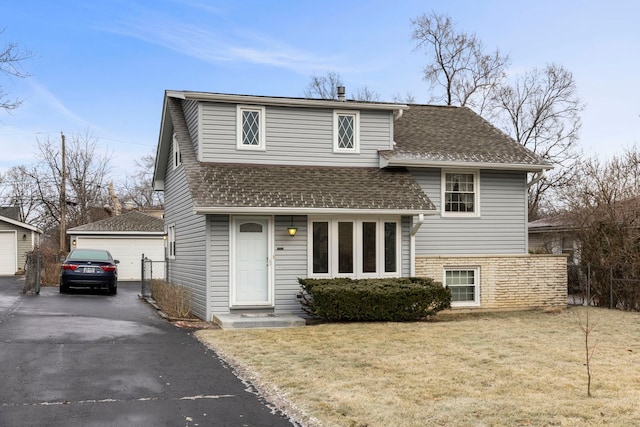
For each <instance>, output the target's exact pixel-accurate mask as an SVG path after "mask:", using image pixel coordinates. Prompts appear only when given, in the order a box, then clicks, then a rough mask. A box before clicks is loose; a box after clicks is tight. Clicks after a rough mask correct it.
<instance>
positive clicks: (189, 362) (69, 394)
mask: <svg viewBox="0 0 640 427" xmlns="http://www.w3.org/2000/svg"><path fill="white" fill-rule="evenodd" d="M22 284H23V282H21V281H20V279H18V278H14V277H0V379H1V381H2V383H1V384H0V426H274V427H275V426H292V425H293V424H292V423H291V422H290V421H288V420H287V419H286V418H285V417H284V416H282V415H281V414H279V413H277V412H276V411H274V410H272V409H271V408H270V407H268V406H267V404H266V403H265V402H264V401H263V400H262V399H261V397H260V396H259V395H258V393H257V392H256V391H255V390H254V389H253V388H252V387H251V386H250V385H247V384H244V383H242V382H241V381H240V380H238V378H236V377H235V376H234V375H233V372H232V371H231V370H230V369H229V368H228V367H226V366H225V365H224V364H223V363H222V362H221V361H220V359H219V358H218V357H217V356H216V354H215V353H214V352H212V351H211V350H208V349H207V348H206V347H204V346H203V345H202V344H201V343H200V342H198V341H197V340H196V339H195V338H193V337H192V336H191V334H190V332H189V331H188V330H184V329H180V328H178V327H176V326H174V325H172V324H170V323H168V322H166V321H164V320H162V319H161V318H160V317H159V316H158V315H157V314H156V313H155V310H153V309H152V308H151V307H150V306H149V305H147V304H146V303H144V302H142V301H140V300H139V299H138V297H137V294H138V293H139V289H140V288H139V284H137V283H119V284H118V295H117V296H110V295H106V294H103V293H98V292H74V293H72V294H60V293H58V288H46V287H45V288H42V290H41V292H40V295H25V296H23V295H21V294H20V290H21V289H22Z"/></svg>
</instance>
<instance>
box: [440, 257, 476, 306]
mask: <svg viewBox="0 0 640 427" xmlns="http://www.w3.org/2000/svg"><path fill="white" fill-rule="evenodd" d="M449 271H473V279H474V283H473V301H455V302H454V301H451V307H479V306H480V267H479V266H456V267H445V268H444V269H443V271H442V283H443V284H444V285H445V286H447V272H449ZM449 287H451V286H449Z"/></svg>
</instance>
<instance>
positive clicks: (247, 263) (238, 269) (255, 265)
mask: <svg viewBox="0 0 640 427" xmlns="http://www.w3.org/2000/svg"><path fill="white" fill-rule="evenodd" d="M234 222H235V226H234V233H235V235H234V237H235V239H234V242H235V249H234V264H235V265H234V280H233V285H232V286H233V289H232V305H234V306H266V305H272V299H271V286H270V282H271V281H270V276H271V274H270V265H271V262H270V251H269V219H268V218H265V217H254V218H250V217H244V218H236V219H235V221H234Z"/></svg>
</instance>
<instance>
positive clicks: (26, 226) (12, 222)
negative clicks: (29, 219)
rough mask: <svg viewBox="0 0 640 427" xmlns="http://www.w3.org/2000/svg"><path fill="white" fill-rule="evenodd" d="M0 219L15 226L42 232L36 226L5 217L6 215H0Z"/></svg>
mask: <svg viewBox="0 0 640 427" xmlns="http://www.w3.org/2000/svg"><path fill="white" fill-rule="evenodd" d="M0 221H3V222H6V223H8V224H11V225H15V226H17V227H21V228H26V229H27V230H31V231H35V232H36V233H39V234H42V230H40V229H39V228H38V227H34V226H33V225H29V224H27V223H25V222H22V221H17V220H15V219H13V218H7V217H6V216H1V215H0Z"/></svg>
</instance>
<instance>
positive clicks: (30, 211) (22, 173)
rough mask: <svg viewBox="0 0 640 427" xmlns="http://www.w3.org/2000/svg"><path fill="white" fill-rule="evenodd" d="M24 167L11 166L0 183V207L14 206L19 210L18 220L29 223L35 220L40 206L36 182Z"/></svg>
mask: <svg viewBox="0 0 640 427" xmlns="http://www.w3.org/2000/svg"><path fill="white" fill-rule="evenodd" d="M31 176H32V173H31V172H30V171H29V169H28V168H27V167H26V166H13V167H12V168H10V169H9V170H8V171H7V172H6V173H5V174H4V175H3V179H2V181H1V182H0V184H2V188H1V190H0V200H1V202H0V205H4V206H15V207H17V208H18V209H19V212H20V213H19V220H20V221H22V222H26V223H31V222H33V221H34V220H35V218H36V216H37V214H38V208H39V206H40V200H39V199H38V196H37V186H36V182H35V181H34V180H33V179H32V178H31Z"/></svg>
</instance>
